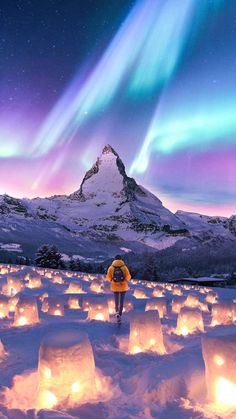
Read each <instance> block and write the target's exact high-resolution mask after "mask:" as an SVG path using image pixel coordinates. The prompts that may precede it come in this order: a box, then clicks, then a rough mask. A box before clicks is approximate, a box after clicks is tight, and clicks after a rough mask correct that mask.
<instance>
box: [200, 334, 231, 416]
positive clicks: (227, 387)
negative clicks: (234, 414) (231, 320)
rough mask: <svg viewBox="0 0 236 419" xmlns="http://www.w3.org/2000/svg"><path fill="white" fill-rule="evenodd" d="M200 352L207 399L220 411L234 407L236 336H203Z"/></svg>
mask: <svg viewBox="0 0 236 419" xmlns="http://www.w3.org/2000/svg"><path fill="white" fill-rule="evenodd" d="M202 354H203V359H204V363H205V378H206V385H207V393H208V398H209V401H210V402H212V403H213V404H214V407H215V408H217V409H219V410H222V411H227V410H231V409H233V410H234V409H236V336H235V335H233V336H203V337H202Z"/></svg>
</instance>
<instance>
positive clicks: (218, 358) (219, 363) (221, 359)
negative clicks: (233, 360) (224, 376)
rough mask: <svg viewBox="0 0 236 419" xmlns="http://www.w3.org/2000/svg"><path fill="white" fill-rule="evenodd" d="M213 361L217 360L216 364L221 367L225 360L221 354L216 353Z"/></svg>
mask: <svg viewBox="0 0 236 419" xmlns="http://www.w3.org/2000/svg"><path fill="white" fill-rule="evenodd" d="M213 361H214V362H215V364H217V365H219V367H221V365H223V364H224V362H225V361H224V359H223V358H222V357H221V356H220V355H215V356H214V358H213Z"/></svg>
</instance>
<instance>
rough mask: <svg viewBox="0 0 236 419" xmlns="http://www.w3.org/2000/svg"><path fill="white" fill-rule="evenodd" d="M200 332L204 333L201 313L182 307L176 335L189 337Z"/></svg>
mask: <svg viewBox="0 0 236 419" xmlns="http://www.w3.org/2000/svg"><path fill="white" fill-rule="evenodd" d="M198 331H200V332H204V323H203V319H202V313H201V311H200V310H198V309H193V308H189V307H182V308H181V310H180V313H179V315H178V320H177V329H176V333H177V334H178V335H183V336H187V335H189V334H191V333H194V332H198Z"/></svg>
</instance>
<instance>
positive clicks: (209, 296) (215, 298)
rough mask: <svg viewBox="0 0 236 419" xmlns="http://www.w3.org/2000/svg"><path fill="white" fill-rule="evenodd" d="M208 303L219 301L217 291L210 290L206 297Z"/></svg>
mask: <svg viewBox="0 0 236 419" xmlns="http://www.w3.org/2000/svg"><path fill="white" fill-rule="evenodd" d="M205 300H206V302H207V303H210V304H216V303H217V301H218V295H217V293H216V292H215V291H209V292H208V293H207V295H206V298H205Z"/></svg>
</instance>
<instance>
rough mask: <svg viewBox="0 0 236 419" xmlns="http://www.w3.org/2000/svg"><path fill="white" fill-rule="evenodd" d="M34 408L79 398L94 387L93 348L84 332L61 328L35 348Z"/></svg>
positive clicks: (89, 392)
mask: <svg viewBox="0 0 236 419" xmlns="http://www.w3.org/2000/svg"><path fill="white" fill-rule="evenodd" d="M38 378H39V387H38V408H49V409H51V408H53V407H54V406H56V405H58V404H60V403H62V402H66V403H68V404H73V403H75V402H76V403H77V402H80V401H81V400H83V398H84V397H87V395H88V394H89V395H92V394H93V392H94V389H95V387H96V383H95V363H94V356H93V350H92V347H91V344H90V341H89V339H88V336H87V334H86V333H83V332H80V331H79V330H76V329H68V328H66V329H64V330H61V331H55V332H52V333H50V334H49V335H47V336H46V337H45V338H44V339H43V341H42V343H41V345H40V349H39V362H38Z"/></svg>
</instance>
